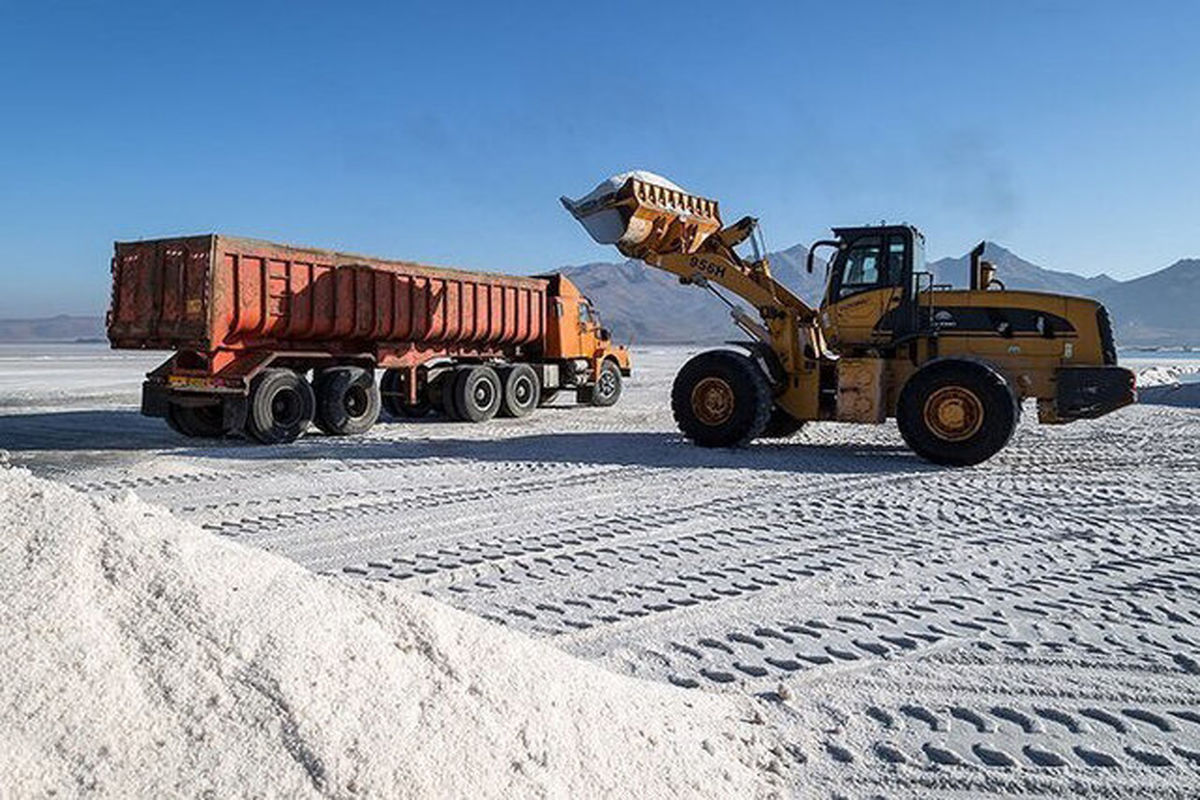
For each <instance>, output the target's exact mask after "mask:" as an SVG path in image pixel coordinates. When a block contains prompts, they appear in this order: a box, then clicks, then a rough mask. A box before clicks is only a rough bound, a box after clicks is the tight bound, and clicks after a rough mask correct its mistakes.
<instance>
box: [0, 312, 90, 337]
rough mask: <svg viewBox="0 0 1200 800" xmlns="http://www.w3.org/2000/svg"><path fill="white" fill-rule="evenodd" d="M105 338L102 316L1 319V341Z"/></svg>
mask: <svg viewBox="0 0 1200 800" xmlns="http://www.w3.org/2000/svg"><path fill="white" fill-rule="evenodd" d="M104 338H105V333H104V319H103V318H102V317H71V316H67V315H66V314H59V315H58V316H57V317H49V318H46V319H0V342H74V341H77V340H79V339H101V340H103V339H104Z"/></svg>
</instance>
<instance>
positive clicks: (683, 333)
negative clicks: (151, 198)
mask: <svg viewBox="0 0 1200 800" xmlns="http://www.w3.org/2000/svg"><path fill="white" fill-rule="evenodd" d="M807 256H808V250H807V249H806V248H805V247H804V246H803V245H796V246H794V247H789V248H788V249H786V250H781V251H779V252H775V253H771V254H770V259H771V269H772V273H773V274H774V275H775V277H776V278H778V279H779V280H780V281H781V282H783V283H784V284H785V285H786V286H788V287H789V288H790V289H791V290H792V291H794V292H796V293H797V294H799V295H800V296H801V297H803V298H804V299H805V300H806V301H808V302H809V303H811V304H813V305H817V304H818V303H819V301H820V297H821V294H822V292H823V291H824V282H825V262H823V261H821V260H820V259H819V258H818V259H814V269H813V272H812V274H809V273H808V272H807V271H806V269H805V261H806V259H807ZM984 258H986V259H987V260H989V261H991V262H992V263H994V264H995V265H996V276H997V278H999V279H1000V280H1001V281H1003V283H1004V285H1005V286H1006V287H1007V288H1009V289H1033V290H1038V291H1044V292H1056V293H1059V294H1073V295H1084V296H1088V297H1094V298H1096V299H1097V300H1100V301H1101V302H1103V303H1104V304H1105V305H1106V306H1108V309H1109V311H1110V312H1111V313H1112V317H1113V321H1114V326H1115V330H1116V338H1117V342H1118V344H1120V345H1123V346H1126V347H1130V346H1135V347H1136V346H1174V345H1189V346H1198V345H1200V313H1198V312H1200V259H1195V258H1192V259H1183V260H1181V261H1177V262H1176V263H1174V264H1172V265H1171V266H1169V267H1167V268H1165V269H1162V270H1159V271H1158V272H1154V273H1151V274H1150V275H1145V276H1143V277H1141V278H1134V279H1133V280H1128V281H1118V280H1114V279H1113V278H1110V277H1108V276H1107V275H1098V276H1096V277H1092V278H1085V277H1083V276H1081V275H1076V274H1074V273H1071V272H1060V271H1055V270H1050V269H1046V268H1044V267H1040V266H1038V265H1037V264H1034V263H1032V262H1029V261H1026V260H1025V259H1023V258H1021V257H1020V256H1018V255H1016V254H1015V253H1013V252H1011V251H1009V250H1006V249H1005V248H1004V247H1001V246H1000V245H998V244H995V243H994V242H988V243H987V246H986V248H985V249H984ZM969 262H970V259H969V257H968V256H966V255H963V256H960V257H958V258H943V259H940V260H938V261H933V262H931V263H930V264H928V265H927V269H929V271H931V272H932V273H933V274H934V281H935V282H936V283H939V284H948V285H952V286H966V285H967V282H968V278H967V273H968V265H969ZM561 271H562V272H563V273H565V274H566V275H567V276H568V277H570V278H571V280H573V281H574V282H575V284H576V285H577V286H579V288H580V289H581V290H582V291H583V292H584V293H585V294H586V295H588V297H590V298H591V299H592V302H593V303H594V304H595V307H596V309H597V311H598V312H599V314H600V317H601V319H602V320H603V321H604V323H605V325H606V326H607V327H608V328H610V329H611V330H612V333H613V338H614V339H616V340H617V341H623V342H629V341H632V342H634V343H638V344H652V343H684V342H699V343H712V342H720V341H723V340H726V339H730V338H741V336H742V334H741V332H740V331H738V330H737V329H736V328H735V327H734V326H733V323H732V322H731V321H730V317H729V310H728V307H727V306H726V305H725V304H724V303H722V302H720V301H719V300H717V299H716V298H714V297H712V296H711V295H710V294H709V292H706V291H704V290H702V289H699V288H697V287H695V286H682V285H680V284H679V281H678V279H676V278H675V277H674V276H672V275H670V274H669V273H666V272H662V271H661V270H657V269H651V268H650V267H647V266H646V265H645V264H642V263H641V262H640V261H623V262H616V263H610V262H597V263H591V264H582V265H579V266H571V267H564V268H563V269H562V270H561ZM728 299H729V300H732V301H733V302H735V303H736V302H738V299H737V298H735V297H729V298H728ZM739 304H740V305H743V306H744V305H745V304H744V303H739ZM103 337H104V320H103V318H102V317H87V316H62V315H60V316H57V317H51V318H47V319H24V320H0V341H7V342H16V341H68V342H69V341H77V340H81V339H83V340H87V339H95V338H100V339H102V338H103Z"/></svg>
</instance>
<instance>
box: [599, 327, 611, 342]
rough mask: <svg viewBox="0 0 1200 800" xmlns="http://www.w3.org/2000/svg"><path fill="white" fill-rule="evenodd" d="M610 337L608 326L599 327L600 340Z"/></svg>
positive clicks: (607, 339)
mask: <svg viewBox="0 0 1200 800" xmlns="http://www.w3.org/2000/svg"><path fill="white" fill-rule="evenodd" d="M610 339H612V334H611V333H609V330H608V328H601V329H600V341H602V342H607V341H609V340H610Z"/></svg>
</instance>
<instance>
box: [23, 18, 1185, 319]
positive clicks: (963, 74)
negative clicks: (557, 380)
mask: <svg viewBox="0 0 1200 800" xmlns="http://www.w3.org/2000/svg"><path fill="white" fill-rule="evenodd" d="M1198 32H1200V3H1196V2H1187V1H1184V0H1180V2H1174V3H1170V2H1154V1H1153V0H1150V1H1149V2H1138V3H1134V2H1119V3H1110V2H1100V1H1099V0H1092V1H1091V2H1009V3H988V2H983V1H982V0H980V1H979V2H974V1H972V0H965V1H964V2H878V3H856V2H846V1H845V0H842V1H840V2H818V3H807V2H782V3H778V4H770V3H736V4H735V3H728V4H708V3H703V2H695V3H688V4H684V3H670V2H661V3H655V2H636V3H628V4H626V3H621V2H615V1H614V0H605V2H596V3H586V4H584V3H567V2H554V3H547V4H546V5H545V6H543V7H541V8H537V9H535V7H534V4H532V3H479V4H474V5H473V4H471V3H464V2H458V3H455V2H441V3H438V2H431V3H419V4H418V3H396V2H388V3H378V4H370V3H333V2H322V3H307V2H286V3H284V2H281V3H261V4H256V3H222V2H204V3H168V2H155V3H149V2H146V3H139V2H133V1H132V0H126V2H120V3H98V2H96V3H82V4H73V3H59V2H52V1H50V0H46V1H45V2H35V1H34V0H25V2H20V3H11V2H4V0H0V114H2V116H0V165H2V166H3V171H2V177H0V253H2V254H3V255H2V256H0V275H3V291H0V317H13V316H37V315H43V314H49V313H56V312H67V313H95V312H99V311H101V310H102V309H103V308H104V307H105V305H106V303H107V292H108V259H109V257H110V254H111V242H112V241H113V240H114V239H131V238H139V237H152V236H160V235H168V234H182V233H195V232H206V231H212V230H219V231H223V232H227V233H236V234H241V235H249V236H259V237H263V238H271V239H278V240H284V241H291V242H296V243H302V244H311V245H318V246H327V247H336V248H342V249H350V250H354V251H358V252H366V253H371V254H377V255H382V256H393V257H399V258H409V259H416V260H423V261H428V262H433V263H442V264H448V265H460V266H465V267H471V268H480V269H496V270H506V271H514V272H532V271H538V270H545V269H548V268H553V267H556V266H560V265H563V264H569V263H580V262H585V261H594V260H613V259H614V257H615V256H616V253H615V251H612V250H609V249H606V248H600V247H597V246H594V245H592V243H591V242H590V240H589V239H588V238H587V236H586V234H585V233H584V232H583V230H582V229H581V228H579V227H578V226H577V225H576V223H575V222H574V221H573V220H571V219H570V218H569V217H568V216H567V215H566V213H565V212H563V211H562V209H561V208H560V207H559V205H558V202H557V198H558V196H559V195H560V194H570V195H578V194H581V193H583V192H586V191H588V190H589V189H591V188H592V186H593V185H595V184H596V183H597V182H598V181H599V180H601V179H602V178H604V177H606V176H608V175H610V174H612V173H614V172H618V171H623V170H625V169H628V168H634V167H637V168H643V169H650V170H653V171H656V172H660V173H662V174H665V175H667V176H669V177H671V178H672V179H673V180H675V181H676V182H677V183H680V184H682V185H684V186H685V187H688V188H690V189H692V190H693V191H696V192H698V193H703V194H707V195H709V196H714V197H717V198H719V199H720V200H721V201H722V207H723V208H724V210H725V215H726V217H728V218H729V219H733V218H735V215H740V214H743V213H753V214H756V215H758V216H759V217H760V218H761V219H762V220H763V223H764V226H765V231H766V234H767V243H768V246H770V247H774V248H781V247H785V246H790V245H792V244H795V243H797V242H808V241H811V240H813V239H815V238H819V237H821V236H822V235H823V234H825V233H826V229H827V228H828V226H830V225H834V224H849V223H857V222H866V221H878V220H881V219H888V220H906V221H910V222H914V223H916V224H917V225H919V226H920V227H921V228H922V230H924V232H925V234H926V237H927V240H928V243H929V252H930V255H931V256H933V257H937V256H942V255H951V254H953V255H957V254H960V253H962V252H964V251H965V250H967V249H968V248H969V247H970V246H971V245H972V244H974V242H976V241H978V240H979V239H982V238H989V239H994V240H996V241H999V242H1000V243H1002V244H1004V245H1006V246H1008V247H1009V248H1010V249H1012V250H1014V251H1015V252H1017V253H1018V254H1020V255H1022V256H1024V257H1026V258H1029V259H1031V260H1033V261H1035V262H1037V263H1040V264H1042V265H1044V266H1048V267H1053V268H1060V269H1070V270H1073V271H1077V272H1080V273H1083V274H1095V273H1099V272H1102V271H1106V272H1108V273H1110V274H1112V275H1114V276H1116V277H1121V278H1125V277H1132V276H1134V275H1137V274H1141V273H1144V272H1148V271H1152V270H1154V269H1158V268H1161V267H1163V266H1166V265H1167V264H1169V263H1171V262H1173V261H1175V260H1176V259H1178V258H1180V257H1183V256H1200V241H1197V239H1198V238H1200V237H1198V234H1200V47H1198V46H1197V43H1196V36H1197V33H1198Z"/></svg>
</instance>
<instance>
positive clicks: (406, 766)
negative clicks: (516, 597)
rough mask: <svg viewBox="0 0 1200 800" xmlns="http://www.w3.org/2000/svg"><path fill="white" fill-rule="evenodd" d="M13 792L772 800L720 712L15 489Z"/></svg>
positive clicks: (3, 712) (5, 751)
mask: <svg viewBox="0 0 1200 800" xmlns="http://www.w3.org/2000/svg"><path fill="white" fill-rule="evenodd" d="M0 542H2V544H0V675H2V676H3V679H2V681H0V793H3V794H5V795H13V796H30V795H42V794H47V793H50V792H52V791H56V792H58V793H64V794H71V795H74V794H79V793H81V792H84V791H89V790H90V791H96V792H99V793H101V794H105V795H114V796H130V795H138V796H163V795H186V796H196V795H201V794H208V795H210V796H216V797H227V796H245V795H264V794H266V795H273V796H335V797H348V796H387V797H513V796H521V797H527V796H554V797H590V796H597V795H611V796H620V797H672V796H679V795H685V796H721V797H754V796H770V795H772V794H773V793H774V792H775V791H776V790H775V789H774V788H773V786H774V785H775V784H772V782H771V781H772V780H777V779H776V778H775V777H774V775H773V774H772V772H771V771H770V770H775V769H778V768H779V767H778V765H777V764H776V763H774V762H773V760H772V759H773V756H772V755H771V752H770V751H771V750H774V748H773V747H772V745H771V743H770V742H769V741H768V740H767V738H766V737H765V736H764V735H763V734H762V733H761V731H762V730H763V729H762V728H761V727H758V726H754V725H752V724H750V723H749V722H747V721H745V720H746V718H747V716H748V714H747V711H746V709H745V708H743V707H741V706H739V705H738V701H735V700H734V699H732V698H729V697H721V696H714V695H707V694H701V693H699V692H684V691H682V690H677V689H675V688H673V687H669V686H665V685H660V684H652V683H647V682H641V681H636V680H633V679H629V678H624V677H621V676H618V675H615V674H612V673H609V672H606V671H604V670H602V669H600V668H598V667H596V666H593V665H591V664H588V663H585V662H582V661H579V660H576V659H574V658H571V657H569V656H567V655H565V654H563V653H560V652H558V651H556V650H554V649H552V648H550V647H547V646H545V645H542V644H540V643H538V642H536V641H533V640H530V639H527V638H524V637H522V636H519V635H516V634H513V633H510V632H508V631H505V630H504V629H502V628H499V627H497V626H494V625H492V624H490V623H487V622H484V621H482V620H479V619H476V618H474V617H470V616H468V615H465V614H462V613H460V612H457V611H454V610H452V609H449V608H446V607H444V606H441V605H439V604H437V603H435V602H433V601H431V600H428V599H427V598H423V597H416V596H410V595H408V594H404V593H402V592H400V591H397V590H395V589H391V588H388V587H372V586H364V585H360V584H354V585H351V584H348V583H346V582H342V581H339V580H337V579H335V578H327V577H322V576H318V575H315V574H312V573H310V572H308V571H306V570H304V569H302V568H301V567H299V566H298V565H296V564H294V563H292V562H290V561H287V560H285V559H282V558H279V557H276V556H273V555H271V554H268V553H265V552H261V551H258V550H256V549H253V548H250V547H246V546H244V545H241V544H238V543H236V542H232V541H229V540H222V539H219V538H217V537H215V536H213V535H211V534H208V533H205V532H203V531H200V530H199V529H197V528H195V527H193V526H191V525H188V524H186V523H183V522H181V521H179V520H177V519H176V518H174V517H172V516H171V515H170V514H169V513H168V512H166V511H164V510H161V509H158V508H155V507H153V506H149V505H147V504H145V503H143V502H141V501H140V500H138V499H136V498H134V497H132V496H129V497H127V498H125V499H122V500H120V501H117V502H111V501H108V500H102V499H91V498H89V497H87V496H85V495H83V494H81V493H80V492H77V491H75V490H73V489H70V488H68V487H66V486H63V485H60V484H56V483H53V482H50V481H46V480H42V479H38V478H34V477H32V476H31V475H29V473H27V472H25V471H23V470H18V469H10V468H2V467H0Z"/></svg>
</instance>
